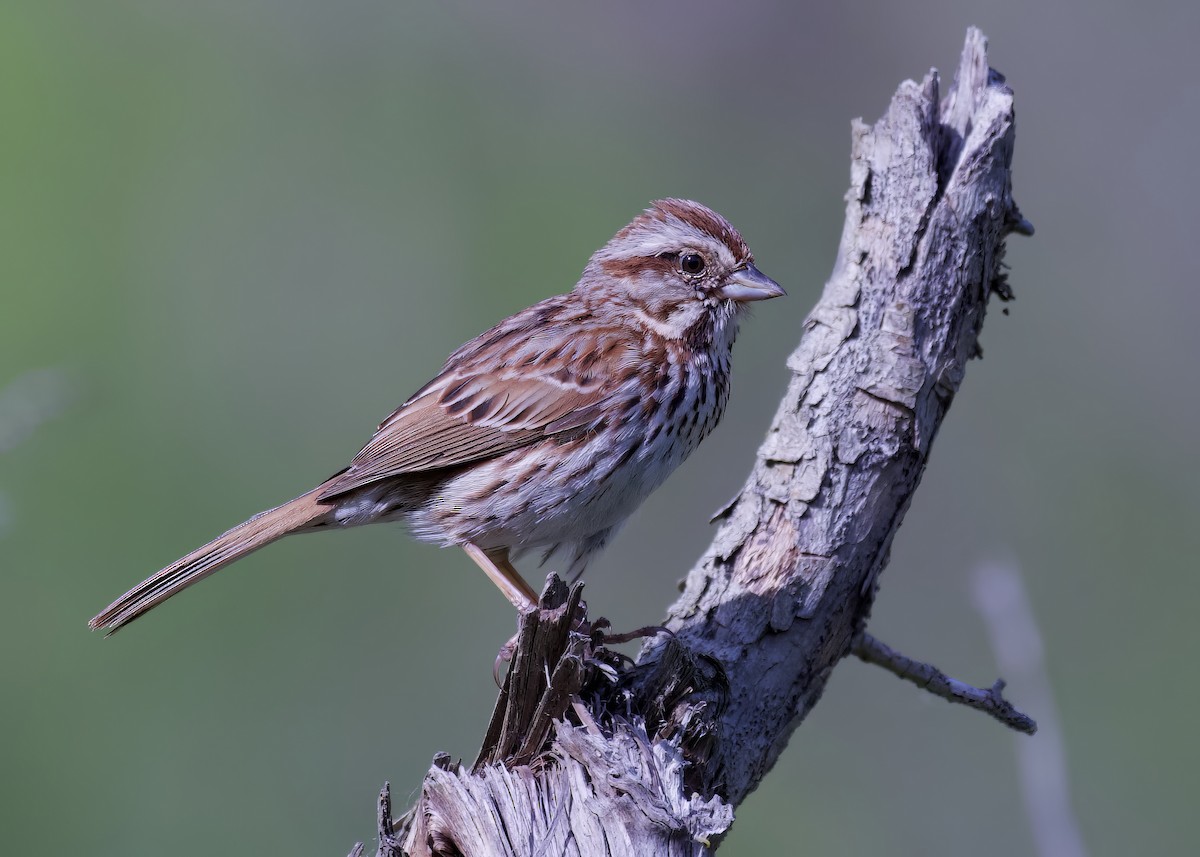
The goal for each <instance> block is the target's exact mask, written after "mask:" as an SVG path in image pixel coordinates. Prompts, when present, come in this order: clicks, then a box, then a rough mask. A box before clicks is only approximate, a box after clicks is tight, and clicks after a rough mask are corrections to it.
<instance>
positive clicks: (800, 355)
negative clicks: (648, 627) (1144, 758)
mask: <svg viewBox="0 0 1200 857" xmlns="http://www.w3.org/2000/svg"><path fill="white" fill-rule="evenodd" d="M939 88H940V79H939V77H938V75H937V73H936V72H931V73H930V74H929V75H928V76H926V78H925V80H924V81H923V82H922V83H920V84H917V83H913V82H911V81H910V82H906V83H904V84H902V85H901V87H900V89H899V91H898V92H897V93H896V95H895V97H894V98H893V100H892V103H891V105H890V106H889V108H888V110H887V112H886V113H885V114H884V116H883V117H882V118H881V119H880V120H879V121H878V122H877V123H876V124H875V125H874V126H867V125H866V124H864V123H862V122H856V123H855V124H854V128H853V151H852V162H851V187H850V190H849V192H848V194H847V197H846V200H847V206H846V224H845V228H844V231H843V234H842V240H841V246H840V248H839V251H838V258H837V262H836V264H835V265H834V270H833V274H832V275H831V277H830V279H829V282H828V283H827V284H826V287H825V291H824V294H823V296H822V298H821V300H820V302H819V303H818V304H817V306H816V308H815V309H814V310H813V311H812V313H811V314H810V315H809V317H808V319H807V321H806V322H805V325H804V336H803V338H802V340H801V342H800V345H799V347H798V348H797V350H796V351H795V353H794V354H792V356H791V358H790V359H789V360H788V367H789V368H790V369H791V371H792V379H791V383H790V385H789V387H788V391H787V394H786V395H785V397H784V399H783V401H782V403H781V405H780V407H779V410H778V412H777V414H776V415H775V419H774V421H773V423H772V425H771V428H770V430H769V432H768V434H767V438H766V441H765V442H764V443H763V445H762V447H761V448H760V449H759V451H758V457H757V460H756V462H755V465H754V468H753V470H752V472H751V474H750V476H749V478H748V480H747V482H746V484H745V486H744V487H743V489H742V490H741V492H740V493H739V494H738V496H737V497H736V498H735V499H734V500H733V501H732V502H731V503H730V504H729V505H728V506H727V507H726V508H725V509H724V510H723V511H722V512H721V513H720V514H719V515H718V516H717V518H716V519H715V520H717V521H718V528H717V532H716V535H715V538H714V540H713V543H712V546H711V547H710V548H709V549H708V551H707V552H706V553H705V554H704V556H703V557H702V558H701V560H700V562H699V563H698V564H697V566H696V567H695V568H694V569H693V570H692V571H691V573H690V574H689V575H688V577H687V580H686V581H685V584H684V587H683V592H682V595H681V596H680V598H679V600H678V601H677V602H676V603H675V604H674V605H672V606H671V608H670V609H669V611H668V614H667V619H666V621H665V623H664V624H665V625H666V626H667V627H668V628H669V629H671V631H672V632H673V633H672V634H671V635H666V636H660V637H659V638H657V639H656V640H654V641H653V642H651V643H649V644H648V645H647V646H646V647H645V649H644V650H643V652H642V654H641V656H640V658H639V660H638V662H637V663H636V664H633V665H629V664H625V663H623V662H622V661H621V660H620V659H618V658H617V657H616V656H614V655H612V654H611V653H609V652H607V651H606V649H605V648H604V645H603V643H604V640H603V635H602V633H601V631H600V630H597V629H596V628H593V627H591V626H589V625H588V624H587V619H586V608H585V607H584V606H583V605H582V604H580V603H578V598H579V595H578V590H573V591H571V592H568V591H567V590H566V589H565V587H564V586H563V585H562V584H561V583H559V582H557V581H556V580H553V579H552V580H551V582H550V583H549V584H548V586H547V590H546V592H545V593H544V594H543V598H542V604H541V610H540V611H537V612H536V613H534V614H531V615H530V616H528V617H526V618H525V620H524V621H523V627H522V631H521V635H520V639H519V642H518V646H517V654H516V657H515V660H514V664H513V669H512V671H511V672H510V674H509V676H508V677H507V678H506V680H505V685H504V689H503V691H502V693H501V696H500V699H499V701H498V703H497V709H496V713H495V715H494V716H493V718H492V723H491V726H490V727H489V729H488V733H487V739H486V740H485V742H484V747H483V750H482V751H481V753H480V757H479V760H478V761H477V762H476V764H475V765H474V766H473V767H472V768H469V769H468V768H465V767H463V766H461V765H451V764H449V761H448V760H447V759H445V758H441V759H440V760H439V762H438V763H437V764H435V766H434V768H433V769H432V770H431V771H430V772H429V775H428V776H427V777H426V780H425V783H424V786H423V788H422V792H421V797H420V800H419V801H418V803H417V806H416V807H414V809H413V811H412V812H411V813H410V814H409V815H408V816H406V818H405V819H404V821H403V822H402V823H401V824H400V825H399V826H398V828H397V829H396V831H395V833H394V834H393V835H394V836H395V837H396V838H398V839H399V840H400V841H402V842H403V843H404V848H405V850H406V851H407V852H408V853H411V854H414V855H432V854H436V855H464V857H475V855H517V854H521V855H532V854H556V855H557V854H565V855H579V857H586V856H587V855H601V854H604V855H643V854H678V855H702V854H708V853H711V851H712V849H713V848H715V847H716V845H717V844H718V843H719V842H720V840H721V838H722V836H723V835H724V833H725V832H726V831H727V830H728V828H729V826H730V824H731V823H732V810H733V807H736V806H737V805H738V804H739V803H740V802H741V801H742V799H743V798H745V796H746V795H747V794H748V793H749V792H750V791H751V790H753V789H754V788H755V787H756V786H757V785H758V783H759V782H760V781H761V780H762V778H763V776H764V775H765V774H766V772H767V771H768V770H769V769H770V768H771V766H772V765H773V764H774V763H775V760H776V759H777V758H778V756H779V754H780V753H781V752H782V750H783V748H784V746H786V744H787V741H788V739H789V737H790V736H791V734H792V732H793V731H794V730H795V728H796V726H797V725H798V724H799V723H800V721H801V720H802V719H803V718H804V716H805V715H807V713H808V712H809V710H811V708H812V707H813V706H814V705H815V704H816V702H817V700H818V699H819V698H820V695H821V692H822V690H823V689H824V686H825V682H826V681H827V679H828V677H829V675H830V673H831V672H832V670H833V668H834V666H835V665H836V664H837V663H838V661H840V660H841V659H842V658H843V657H845V656H846V655H848V654H850V653H851V651H852V648H853V646H854V644H855V640H856V639H857V640H861V639H865V638H864V637H862V635H863V633H864V627H865V623H866V619H867V615H868V612H869V610H870V607H871V603H872V600H873V599H874V596H875V590H876V586H877V582H878V579H879V575H880V572H881V571H882V570H883V568H884V566H885V565H886V564H887V560H888V555H889V552H890V550H891V545H892V539H893V538H894V537H895V534H896V530H897V528H898V527H899V526H900V523H901V521H902V519H903V517H904V513H905V512H906V511H907V509H908V505H909V502H910V499H911V497H912V494H913V492H914V490H915V489H916V487H917V485H918V483H919V482H920V478H921V475H922V473H923V471H924V468H925V463H926V460H927V458H928V455H929V450H930V445H931V443H932V441H933V438H934V436H935V435H936V433H937V430H938V427H939V426H940V424H941V421H942V418H943V417H944V416H945V413H946V410H947V408H948V407H949V406H950V402H951V400H952V399H953V396H954V394H955V392H956V391H957V390H958V387H959V385H960V383H961V382H962V378H963V373H964V371H965V368H966V364H967V362H968V360H970V359H971V358H972V357H974V356H976V355H977V354H978V352H979V346H978V343H977V339H976V337H977V335H978V332H979V330H980V327H981V325H982V323H983V318H984V312H985V308H986V306H987V302H988V298H989V296H990V295H991V294H993V293H995V294H997V295H998V296H999V297H1000V298H1003V299H1007V298H1008V297H1011V294H1010V292H1009V290H1008V286H1007V284H1006V282H1005V277H1004V273H1003V266H1002V264H1001V260H1002V257H1003V254H1004V240H1005V237H1006V236H1007V235H1008V234H1009V233H1011V232H1014V231H1016V232H1025V233H1028V232H1030V231H1031V227H1030V226H1029V224H1028V222H1027V221H1025V220H1024V219H1023V218H1022V217H1021V215H1020V214H1019V212H1018V211H1017V208H1016V206H1015V205H1014V203H1013V200H1012V196H1011V186H1010V178H1011V177H1010V165H1011V159H1012V148H1013V133H1014V132H1013V107H1012V92H1011V91H1010V90H1009V88H1008V87H1007V86H1006V85H1005V83H1004V79H1003V78H1002V77H1001V76H1000V75H998V74H996V73H995V72H993V71H991V70H990V69H989V68H988V65H987V57H986V45H985V42H984V39H983V36H982V34H980V33H979V32H978V31H976V30H971V31H969V32H968V34H967V41H966V45H965V47H964V50H963V55H962V62H961V65H960V67H959V70H958V75H957V81H956V84H955V86H954V88H953V89H952V90H951V91H950V93H949V94H948V95H947V96H946V98H945V99H944V100H943V99H942V98H941V95H940V92H939ZM597 624H600V623H597ZM382 832H384V833H385V834H386V831H382ZM391 842H392V840H391V839H386V841H385V845H386V846H387V848H390V847H392V846H391V844H390V843H391ZM381 853H389V854H390V853H393V852H391V851H387V850H386V848H385V849H383V851H382V852H381Z"/></svg>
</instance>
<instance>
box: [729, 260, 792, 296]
mask: <svg viewBox="0 0 1200 857" xmlns="http://www.w3.org/2000/svg"><path fill="white" fill-rule="evenodd" d="M716 295H717V297H719V298H722V299H724V300H729V301H738V302H745V301H765V300H767V299H768V298H781V297H784V296H785V295H787V292H785V291H784V290H783V287H782V286H780V285H779V283H777V282H775V281H774V280H772V279H771V278H770V277H768V276H767V275H766V274H764V273H763V272H762V271H760V270H758V268H756V267H754V266H753V265H746V267H744V268H738V270H736V271H734V272H733V273H732V274H730V275H729V277H728V278H727V279H726V280H725V285H723V286H721V288H719V289H717V290H716Z"/></svg>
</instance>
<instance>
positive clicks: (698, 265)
mask: <svg viewBox="0 0 1200 857" xmlns="http://www.w3.org/2000/svg"><path fill="white" fill-rule="evenodd" d="M679 270H681V271H683V272H684V273H685V274H690V275H692V276H693V277H694V276H696V275H697V274H703V273H704V257H702V256H701V255H700V254H699V253H684V254H683V255H682V256H680V257H679Z"/></svg>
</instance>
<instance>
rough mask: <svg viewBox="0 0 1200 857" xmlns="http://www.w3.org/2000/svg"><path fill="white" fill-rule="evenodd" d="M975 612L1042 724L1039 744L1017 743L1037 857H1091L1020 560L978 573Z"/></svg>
mask: <svg viewBox="0 0 1200 857" xmlns="http://www.w3.org/2000/svg"><path fill="white" fill-rule="evenodd" d="M974 584H975V586H974V589H975V593H974V594H975V606H976V608H977V609H978V610H979V613H980V615H982V616H983V619H984V624H985V625H986V626H987V630H988V636H989V637H990V638H991V641H992V649H993V650H994V651H995V652H996V663H997V664H998V665H999V667H1000V669H1001V670H1002V671H1003V672H1004V674H1005V675H1007V676H1008V677H1009V678H1011V679H1012V680H1013V681H1014V682H1017V683H1019V684H1020V686H1021V689H1022V696H1027V697H1028V699H1029V700H1030V702H1031V703H1032V704H1033V705H1034V706H1035V707H1036V709H1037V712H1038V717H1040V718H1041V720H1042V730H1041V733H1040V734H1039V735H1038V740H1037V743H1036V744H1032V743H1030V742H1028V741H1019V742H1018V743H1017V747H1016V750H1017V767H1018V770H1019V771H1020V775H1021V792H1022V794H1023V796H1024V798H1025V812H1026V815H1028V816H1029V826H1030V828H1031V831H1032V833H1033V841H1034V844H1035V845H1036V847H1037V853H1038V854H1041V855H1043V857H1087V854H1088V850H1087V844H1086V843H1085V842H1084V840H1083V833H1082V832H1081V831H1080V829H1079V822H1078V821H1077V820H1076V818H1075V811H1074V810H1073V809H1072V807H1071V786H1070V777H1069V775H1068V769H1067V751H1066V747H1065V742H1064V741H1063V736H1062V727H1061V725H1060V723H1059V719H1058V706H1057V705H1055V703H1054V691H1053V689H1052V687H1051V685H1050V678H1049V676H1048V675H1047V674H1046V663H1045V658H1044V657H1043V655H1042V635H1041V632H1040V631H1039V630H1038V625H1037V620H1036V619H1035V618H1034V615H1033V608H1032V607H1031V606H1030V604H1029V596H1028V595H1027V594H1026V592H1025V584H1024V582H1023V581H1022V579H1021V570H1020V567H1019V566H1018V565H1017V563H1016V561H1015V560H1005V561H997V562H990V563H984V564H981V565H980V566H979V568H977V569H976V571H975V581H974Z"/></svg>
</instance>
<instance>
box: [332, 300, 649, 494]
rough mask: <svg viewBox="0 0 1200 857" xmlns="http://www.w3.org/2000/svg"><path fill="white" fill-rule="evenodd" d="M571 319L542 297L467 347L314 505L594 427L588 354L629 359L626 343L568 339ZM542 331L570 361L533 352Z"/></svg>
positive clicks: (595, 382) (596, 391) (603, 387)
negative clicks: (548, 330) (616, 353)
mask: <svg viewBox="0 0 1200 857" xmlns="http://www.w3.org/2000/svg"><path fill="white" fill-rule="evenodd" d="M581 316H582V314H581V313H580V312H579V310H577V309H576V310H572V309H571V308H570V307H569V305H567V304H565V303H564V302H563V301H562V298H551V299H550V300H548V301H543V302H542V303H541V304H537V305H535V306H533V307H530V308H529V309H527V310H525V311H524V312H522V313H519V314H517V315H516V316H513V317H512V318H509V319H506V320H505V321H503V322H501V323H500V324H499V325H497V326H496V327H495V328H493V329H492V330H490V331H488V332H487V333H484V334H482V335H480V336H478V337H476V338H475V339H474V340H472V341H470V342H468V343H467V344H466V345H464V346H463V347H462V348H460V349H459V350H458V351H456V352H455V353H454V354H453V355H451V357H450V359H449V360H447V361H446V365H445V366H444V367H443V368H442V371H441V373H439V374H438V376H437V377H436V378H434V379H433V380H432V381H430V382H429V383H428V384H426V385H425V386H424V387H422V388H421V389H420V390H419V391H418V392H417V393H416V394H415V395H414V396H413V397H412V398H411V399H409V400H408V401H407V402H405V403H404V404H403V405H401V406H400V407H399V408H398V409H397V410H396V411H395V412H394V413H392V415H391V416H389V417H388V418H387V419H386V420H384V421H383V423H381V424H380V426H379V429H378V430H377V431H376V432H375V435H374V436H373V437H372V438H371V440H370V441H369V442H368V443H367V445H366V446H364V447H363V448H362V450H361V451H360V452H359V453H358V455H356V456H354V460H353V461H352V462H351V463H350V467H349V468H348V469H347V470H346V472H345V473H343V474H341V475H339V476H338V477H336V478H335V479H333V480H332V481H331V482H330V483H329V484H328V486H327V487H326V488H325V490H324V491H322V493H321V495H320V499H321V500H327V499H330V498H332V497H336V496H338V495H341V494H345V493H347V492H349V491H353V490H354V489H356V488H360V487H362V486H364V485H368V484H370V483H372V482H378V481H379V480H382V479H388V478H390V477H394V476H400V475H403V474H406V473H420V472H424V471H430V470H440V469H443V468H448V467H455V466H459V465H463V464H469V463H471V462H473V461H479V460H481V459H486V458H492V457H495V456H499V455H503V454H504V453H506V452H509V451H511V450H514V449H518V448H520V447H522V446H527V445H528V444H531V443H536V442H537V441H539V440H542V439H544V438H547V437H554V436H563V435H569V434H571V433H573V432H578V431H581V430H587V429H588V428H589V427H591V426H593V425H595V424H596V423H597V422H598V420H599V419H600V415H601V413H603V411H604V407H603V406H604V404H605V402H606V400H607V398H608V397H609V396H611V395H613V394H614V393H615V390H614V389H613V387H612V385H610V384H605V383H603V380H604V379H602V378H601V377H599V376H598V375H594V374H593V373H592V371H591V369H592V367H593V365H594V364H596V363H597V361H596V359H595V356H596V354H597V352H598V351H599V352H606V353H610V352H611V351H612V350H614V349H616V350H621V351H626V352H630V351H632V349H633V343H632V342H630V341H629V339H628V336H627V335H625V334H623V333H622V332H621V331H619V330H616V329H612V330H606V331H596V330H595V329H594V328H589V329H588V331H587V333H583V332H582V331H581V332H580V336H579V337H576V338H574V339H571V329H572V328H573V327H574V326H575V324H577V323H578V321H579V320H580V318H581ZM544 325H550V326H551V327H552V328H553V329H555V331H556V336H555V341H556V342H560V343H561V342H563V341H564V338H565V339H566V341H568V342H571V346H570V352H571V353H568V354H563V353H561V349H560V353H558V354H555V353H553V352H544V351H543V350H542V349H541V348H540V344H539V339H540V337H538V336H537V333H536V332H537V331H539V330H544V329H545V327H544ZM522 333H524V335H522ZM564 357H565V358H566V359H565V360H564V359H563V358H564ZM631 359H633V358H631ZM549 363H553V365H554V367H555V370H554V371H553V372H550V371H549V366H548V364H549ZM601 365H604V364H601ZM609 365H611V364H609Z"/></svg>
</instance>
